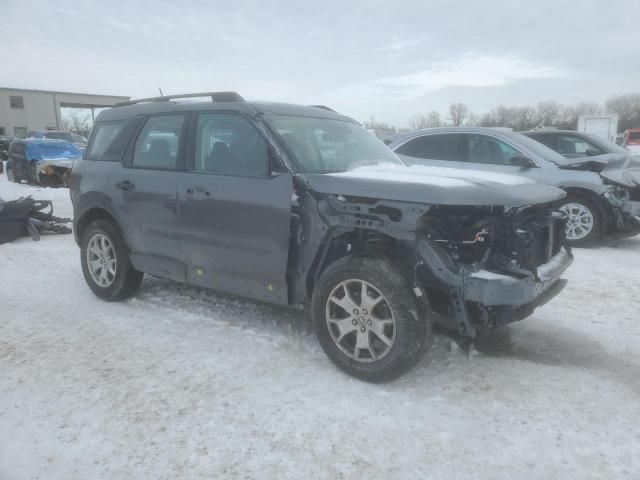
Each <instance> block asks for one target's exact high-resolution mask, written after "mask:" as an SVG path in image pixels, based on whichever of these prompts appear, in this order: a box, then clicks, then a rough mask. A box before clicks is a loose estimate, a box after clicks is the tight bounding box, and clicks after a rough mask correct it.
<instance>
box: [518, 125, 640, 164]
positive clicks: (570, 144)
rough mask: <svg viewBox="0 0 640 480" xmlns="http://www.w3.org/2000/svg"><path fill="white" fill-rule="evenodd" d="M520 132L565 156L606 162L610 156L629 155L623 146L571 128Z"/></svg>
mask: <svg viewBox="0 0 640 480" xmlns="http://www.w3.org/2000/svg"><path fill="white" fill-rule="evenodd" d="M521 133H522V134H523V135H526V136H527V137H529V138H533V139H534V140H536V141H538V142H540V143H542V144H544V145H546V146H547V147H549V148H550V149H551V150H554V151H556V152H558V153H559V154H560V155H562V156H563V157H565V158H580V157H594V158H593V160H598V161H602V162H605V163H606V162H607V161H608V160H610V159H611V158H616V157H619V156H620V155H629V151H628V150H626V149H625V148H623V147H621V146H619V145H616V144H615V143H613V142H610V141H609V140H606V139H604V138H602V137H599V136H596V135H592V134H589V133H582V132H576V131H573V130H529V131H527V132H521ZM612 155H613V156H612Z"/></svg>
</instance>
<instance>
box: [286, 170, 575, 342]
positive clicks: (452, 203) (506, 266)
mask: <svg viewBox="0 0 640 480" xmlns="http://www.w3.org/2000/svg"><path fill="white" fill-rule="evenodd" d="M303 180H304V183H299V186H300V187H301V188H299V189H298V191H297V193H298V195H299V196H296V204H295V205H294V212H295V217H296V223H297V222H299V225H300V227H299V228H297V227H295V228H293V229H292V231H293V232H294V233H293V236H294V237H296V238H297V241H296V242H295V243H296V244H297V245H298V246H299V249H300V250H299V251H298V250H297V249H296V251H295V252H294V254H293V256H292V259H293V260H292V262H291V263H292V265H297V266H298V267H299V269H298V270H297V272H305V271H310V272H311V273H312V278H310V279H308V280H307V281H308V282H309V283H310V284H313V282H314V278H316V279H317V277H318V276H319V274H320V272H321V270H322V268H323V266H326V265H328V264H330V263H331V262H332V261H333V260H335V259H336V258H338V257H340V256H346V255H355V256H358V255H363V256H373V257H378V256H380V257H391V258H392V259H393V260H394V261H395V262H396V263H397V264H398V265H401V266H402V267H403V268H404V269H405V271H406V272H407V275H410V276H411V278H412V279H413V282H414V293H415V294H416V295H417V296H418V297H422V298H423V299H425V305H427V306H428V308H429V310H430V311H431V312H432V313H433V314H434V318H435V321H436V322H437V323H439V324H441V325H443V326H445V327H447V328H450V329H455V330H458V332H459V333H460V334H461V335H463V336H466V337H475V336H476V334H477V331H478V330H479V329H480V328H483V327H496V326H500V325H504V324H507V323H510V322H513V321H517V320H520V319H523V318H525V317H527V316H529V315H530V314H531V313H532V312H533V310H534V309H535V308H536V307H538V306H540V305H542V304H544V303H546V302H547V301H549V300H550V299H551V298H553V297H554V296H555V295H557V294H558V293H559V292H560V291H561V290H562V288H563V287H564V286H565V284H566V281H565V280H563V279H561V276H562V274H563V272H564V271H565V270H566V269H567V268H568V267H569V265H570V264H571V263H572V261H573V255H572V254H571V251H570V249H569V248H568V247H567V246H565V244H564V242H565V235H564V231H565V224H566V217H565V216H564V214H562V213H561V212H558V211H555V210H554V208H553V207H552V205H554V203H555V202H556V201H557V200H558V199H560V198H562V196H563V195H564V193H563V192H562V191H560V190H557V189H554V188H553V187H547V186H542V185H539V184H535V183H533V182H531V183H528V184H525V183H522V184H521V185H515V184H511V185H510V186H509V188H508V189H505V188H504V186H503V187H499V186H497V185H495V183H492V182H490V181H483V182H480V180H479V179H475V180H474V182H475V183H473V184H469V185H462V184H460V185H459V186H452V185H448V186H444V184H442V185H441V186H437V185H436V186H434V185H433V184H432V185H431V186H430V188H429V189H428V190H426V189H425V188H424V186H423V187H422V188H418V187H419V185H416V184H409V185H408V184H402V185H400V184H396V185H395V186H393V185H392V186H391V187H392V188H389V189H386V188H385V193H386V196H387V198H388V196H389V195H394V196H395V197H396V198H393V199H380V197H377V196H376V197H377V198H374V195H373V193H374V191H378V192H381V191H382V190H383V186H382V183H383V182H382V181H380V182H379V184H376V183H378V181H377V180H376V182H374V183H372V181H371V179H370V178H369V179H367V181H366V182H365V180H364V179H362V180H361V179H357V178H353V176H343V177H333V178H332V179H327V178H326V176H325V177H324V178H323V177H313V176H306V178H304V179H303ZM432 180H433V179H432ZM469 182H471V180H469ZM523 182H524V181H523ZM365 188H367V189H368V190H369V194H368V195H366V196H365V195H362V193H364V190H365ZM536 189H537V190H536ZM339 191H343V192H351V195H347V194H344V195H343V194H339V193H338V192H339ZM354 193H357V195H354ZM519 195H522V196H525V195H526V196H527V197H528V201H526V202H525V201H522V200H521V199H520V200H518V198H517V197H518V196H519ZM465 196H466V197H465ZM507 196H509V198H508V200H509V201H510V203H511V204H516V205H520V206H505V205H500V204H499V202H500V201H502V200H505V199H506V197H507ZM536 196H537V198H538V200H539V202H542V203H538V202H535V201H530V200H531V199H533V198H534V197H536ZM418 197H422V199H424V200H423V201H420V202H418V201H415V200H417V199H418ZM462 197H465V198H466V199H467V201H468V202H469V203H470V204H459V203H458V202H459V201H460V198H462ZM436 199H437V200H436ZM474 199H475V200H474ZM425 200H426V201H425ZM427 202H428V203H427ZM473 202H475V203H473ZM316 225H320V227H318V228H314V226H316ZM295 232H298V233H295ZM305 252H306V253H305ZM309 252H311V253H309ZM316 252H318V254H316ZM297 272H296V271H294V270H290V273H291V274H292V276H295V275H296V273H297ZM307 291H309V284H308V285H307Z"/></svg>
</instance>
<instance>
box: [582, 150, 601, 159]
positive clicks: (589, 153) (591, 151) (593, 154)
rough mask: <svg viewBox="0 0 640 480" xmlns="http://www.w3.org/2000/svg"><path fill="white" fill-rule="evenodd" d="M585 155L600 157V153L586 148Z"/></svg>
mask: <svg viewBox="0 0 640 480" xmlns="http://www.w3.org/2000/svg"><path fill="white" fill-rule="evenodd" d="M585 153H586V154H587V156H588V157H593V156H595V155H602V152H601V151H600V150H598V149H595V148H587V151H586V152H585Z"/></svg>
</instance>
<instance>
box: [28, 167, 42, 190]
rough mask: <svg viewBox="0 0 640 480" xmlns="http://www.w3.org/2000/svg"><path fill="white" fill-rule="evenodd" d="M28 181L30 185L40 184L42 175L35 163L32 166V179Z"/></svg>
mask: <svg viewBox="0 0 640 480" xmlns="http://www.w3.org/2000/svg"><path fill="white" fill-rule="evenodd" d="M28 183H29V185H36V186H37V185H40V177H39V175H38V170H37V169H36V166H35V165H33V166H32V167H31V179H30V180H29V181H28Z"/></svg>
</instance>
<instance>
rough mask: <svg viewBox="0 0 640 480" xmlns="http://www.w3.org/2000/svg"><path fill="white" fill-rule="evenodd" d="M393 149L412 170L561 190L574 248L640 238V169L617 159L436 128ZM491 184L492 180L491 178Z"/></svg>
mask: <svg viewBox="0 0 640 480" xmlns="http://www.w3.org/2000/svg"><path fill="white" fill-rule="evenodd" d="M387 143H388V145H389V147H390V148H391V149H392V150H393V151H395V152H396V153H397V154H399V155H400V156H401V157H402V158H404V159H405V160H406V161H407V162H409V163H413V164H423V165H433V166H443V167H445V166H446V167H455V168H461V169H468V170H479V171H485V172H490V173H491V174H497V173H511V174H515V175H522V176H525V177H528V178H531V179H534V180H537V181H540V182H544V183H546V184H548V185H553V186H556V187H559V188H562V189H563V190H564V191H565V192H567V196H566V197H565V198H563V199H562V200H560V201H558V202H557V203H556V206H557V208H558V209H559V210H561V211H562V212H564V213H565V214H566V215H567V216H568V222H567V227H566V235H567V241H568V242H569V244H570V245H572V246H585V245H591V244H594V243H597V242H599V241H601V240H602V239H604V238H605V237H607V236H613V235H617V236H629V235H636V234H637V233H640V163H639V162H637V161H634V160H633V159H632V157H630V156H628V155H619V156H617V157H616V158H614V159H609V160H608V161H607V162H606V163H604V164H603V163H601V162H594V161H592V160H591V158H592V157H586V158H584V157H582V158H571V159H568V158H565V157H563V156H562V155H560V154H559V153H557V152H555V151H553V150H552V149H550V148H548V147H547V146H545V145H543V144H541V143H539V142H537V141H535V140H533V139H531V138H529V137H527V136H525V135H522V134H520V133H514V132H512V131H507V130H505V129H492V128H461V127H456V128H432V129H424V130H416V131H413V132H408V133H402V134H399V135H395V136H393V137H391V138H389V139H388V140H387ZM489 178H490V177H489Z"/></svg>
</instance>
